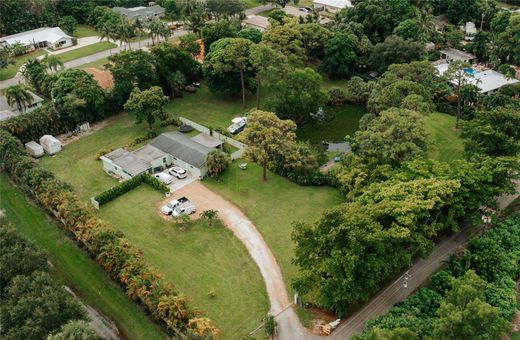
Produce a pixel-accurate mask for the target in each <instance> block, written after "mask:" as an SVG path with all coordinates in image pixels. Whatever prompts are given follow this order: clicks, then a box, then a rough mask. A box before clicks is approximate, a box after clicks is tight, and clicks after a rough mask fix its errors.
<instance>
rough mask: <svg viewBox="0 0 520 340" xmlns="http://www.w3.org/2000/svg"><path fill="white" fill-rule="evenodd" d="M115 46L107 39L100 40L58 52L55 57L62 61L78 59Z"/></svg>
mask: <svg viewBox="0 0 520 340" xmlns="http://www.w3.org/2000/svg"><path fill="white" fill-rule="evenodd" d="M114 47H117V45H116V44H114V43H112V42H108V41H101V42H98V43H95V44H92V45H87V46H84V47H80V48H77V49H75V50H72V51H69V52H64V53H60V54H56V57H58V58H59V59H60V60H61V61H62V62H64V63H65V62H67V61H71V60H74V59H79V58H82V57H86V56H89V55H91V54H95V53H98V52H101V51H105V50H108V49H110V48H114Z"/></svg>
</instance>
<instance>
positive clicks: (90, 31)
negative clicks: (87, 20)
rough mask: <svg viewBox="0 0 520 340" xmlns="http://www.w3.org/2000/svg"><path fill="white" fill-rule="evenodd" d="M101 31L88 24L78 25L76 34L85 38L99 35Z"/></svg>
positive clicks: (77, 36)
mask: <svg viewBox="0 0 520 340" xmlns="http://www.w3.org/2000/svg"><path fill="white" fill-rule="evenodd" d="M98 35H99V32H98V31H96V30H95V29H94V28H92V27H89V26H87V25H78V27H77V28H76V31H75V32H74V36H75V37H76V38H85V37H94V36H98Z"/></svg>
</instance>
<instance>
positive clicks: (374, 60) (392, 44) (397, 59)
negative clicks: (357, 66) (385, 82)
mask: <svg viewBox="0 0 520 340" xmlns="http://www.w3.org/2000/svg"><path fill="white" fill-rule="evenodd" d="M423 53H424V44H422V43H420V42H416V41H413V40H404V39H403V38H401V37H399V36H395V35H392V36H389V37H388V38H386V39H385V41H384V42H382V43H379V44H377V45H375V46H374V49H373V51H372V53H371V54H370V65H371V67H372V68H373V69H374V70H377V71H379V72H381V73H383V72H384V71H386V69H387V68H388V66H390V65H392V64H402V63H409V62H412V61H415V60H420V59H421V58H422V55H423Z"/></svg>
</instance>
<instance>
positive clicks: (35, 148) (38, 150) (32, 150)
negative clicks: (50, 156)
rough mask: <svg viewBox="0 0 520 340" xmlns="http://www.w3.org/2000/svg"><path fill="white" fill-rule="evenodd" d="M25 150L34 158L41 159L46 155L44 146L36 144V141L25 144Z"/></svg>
mask: <svg viewBox="0 0 520 340" xmlns="http://www.w3.org/2000/svg"><path fill="white" fill-rule="evenodd" d="M25 150H27V152H28V153H29V154H30V155H31V156H33V157H34V158H40V157H41V156H43V155H44V154H45V151H43V148H42V146H41V145H40V144H38V143H36V142H35V141H30V142H28V143H25Z"/></svg>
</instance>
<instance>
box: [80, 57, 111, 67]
mask: <svg viewBox="0 0 520 340" xmlns="http://www.w3.org/2000/svg"><path fill="white" fill-rule="evenodd" d="M108 63H109V61H108V58H101V59H99V60H96V61H93V62H91V63H88V64H83V65H80V66H77V67H75V68H80V69H86V68H89V67H93V68H97V69H100V70H104V69H105V65H106V64H108Z"/></svg>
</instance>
